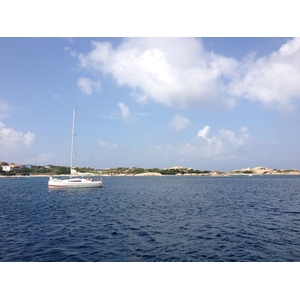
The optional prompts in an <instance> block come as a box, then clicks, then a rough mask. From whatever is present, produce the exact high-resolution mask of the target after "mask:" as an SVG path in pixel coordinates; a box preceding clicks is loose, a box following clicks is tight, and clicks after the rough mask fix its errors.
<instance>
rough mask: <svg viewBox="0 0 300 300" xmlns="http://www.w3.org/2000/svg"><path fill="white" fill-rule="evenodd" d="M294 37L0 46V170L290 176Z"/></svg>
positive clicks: (297, 61)
mask: <svg viewBox="0 0 300 300" xmlns="http://www.w3.org/2000/svg"><path fill="white" fill-rule="evenodd" d="M299 70H300V39H297V38H287V37H284V38H187V37H186V38H0V161H6V162H15V163H28V164H38V165H47V164H54V165H69V160H70V143H71V125H72V110H73V108H76V109H77V113H78V118H77V123H76V125H77V128H76V133H77V136H76V153H77V157H76V165H79V166H90V167H95V168H107V167H119V166H125V167H131V166H136V167H144V168H150V167H159V168H166V167H172V166H175V165H181V166H184V167H193V168H196V169H208V170H222V171H227V170H234V169H239V168H243V167H255V166H266V167H270V168H278V169H280V168H284V169H290V168H298V169H300V161H299V153H300V136H299V128H300V118H299V116H300V107H299V102H300V84H299V83H300V71H299Z"/></svg>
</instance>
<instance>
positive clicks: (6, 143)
mask: <svg viewBox="0 0 300 300" xmlns="http://www.w3.org/2000/svg"><path fill="white" fill-rule="evenodd" d="M34 139H35V134H34V133H31V132H30V131H29V132H27V133H23V132H21V131H15V130H14V129H13V128H7V127H5V124H4V123H2V122H0V155H4V154H10V153H17V152H22V151H23V149H24V147H25V148H30V147H31V145H32V143H33V141H34Z"/></svg>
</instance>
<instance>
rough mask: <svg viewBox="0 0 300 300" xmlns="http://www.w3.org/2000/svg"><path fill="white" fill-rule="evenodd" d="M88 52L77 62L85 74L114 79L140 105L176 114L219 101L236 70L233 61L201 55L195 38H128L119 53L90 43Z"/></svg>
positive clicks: (105, 43) (104, 44)
mask: <svg viewBox="0 0 300 300" xmlns="http://www.w3.org/2000/svg"><path fill="white" fill-rule="evenodd" d="M92 47H93V49H92V51H91V52H90V53H88V54H87V55H84V54H80V55H79V56H78V57H79V60H80V64H81V66H82V67H83V68H87V69H96V70H98V71H100V72H103V73H106V74H110V75H112V76H113V77H114V78H115V80H116V81H117V83H118V84H119V85H121V86H123V85H125V86H128V87H130V88H131V89H132V90H133V91H134V93H135V95H136V96H137V98H138V100H139V101H143V102H145V101H146V100H149V99H151V100H154V101H156V102H158V103H161V104H165V105H168V106H175V107H180V108H187V107H191V106H195V105H199V104H201V103H207V102H211V101H215V100H217V99H218V96H219V95H220V93H221V92H222V84H221V83H220V78H221V77H222V76H227V75H228V74H230V73H231V72H232V71H233V69H234V68H235V67H236V61H235V60H233V59H231V58H225V57H222V56H218V55H215V54H212V53H207V52H205V51H204V49H203V46H202V42H201V40H200V39H193V38H167V39H164V38H128V39H124V40H123V41H122V43H121V44H120V45H119V46H118V47H117V48H113V46H112V45H111V44H110V43H109V42H95V41H94V42H93V43H92Z"/></svg>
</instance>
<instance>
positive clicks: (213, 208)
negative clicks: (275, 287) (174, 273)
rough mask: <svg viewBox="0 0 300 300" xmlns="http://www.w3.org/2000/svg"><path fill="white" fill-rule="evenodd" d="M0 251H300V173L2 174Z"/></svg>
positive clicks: (298, 255) (196, 256) (287, 257)
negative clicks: (74, 186)
mask: <svg viewBox="0 0 300 300" xmlns="http://www.w3.org/2000/svg"><path fill="white" fill-rule="evenodd" d="M0 246H1V247H0V261H2V262H4V261H9V262H14V261H18V262H24V261H25V262H33V261H39V262H50V261H57V262H64V261H75V262H80V261H87V262H90V261H99V262H100V261H101V262H113V261H117V262H128V261H129V262H136V261H138V262H155V261H156V262H157V261H158V262H160V261H163V262H164V261H175V262H189V261H193V262H214V261H216V262H222V261H229V262H232V261H239V262H244V261H251V262H279V261H280V262H282V261H285V262H290V261H300V177H299V176H257V177H256V176H253V177H224V178H214V177H184V176H183V177H178V176H177V177H176V176H170V177H104V187H103V188H102V189H80V190H48V188H47V178H20V179H17V178H15V179H11V178H2V179H0Z"/></svg>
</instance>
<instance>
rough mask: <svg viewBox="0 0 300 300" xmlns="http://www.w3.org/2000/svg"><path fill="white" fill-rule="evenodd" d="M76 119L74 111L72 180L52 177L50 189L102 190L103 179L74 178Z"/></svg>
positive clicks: (49, 181) (74, 111)
mask: <svg viewBox="0 0 300 300" xmlns="http://www.w3.org/2000/svg"><path fill="white" fill-rule="evenodd" d="M75 117H76V110H75V109H74V110H73V124H72V145H71V164H70V165H71V167H70V178H68V179H60V178H54V177H53V176H50V178H49V180H48V187H49V188H101V187H102V186H103V184H102V179H99V180H94V179H93V178H92V177H88V178H83V177H74V174H76V173H77V172H76V170H75V169H74V167H73V158H74V157H75V155H74V137H75Z"/></svg>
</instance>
